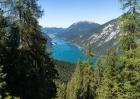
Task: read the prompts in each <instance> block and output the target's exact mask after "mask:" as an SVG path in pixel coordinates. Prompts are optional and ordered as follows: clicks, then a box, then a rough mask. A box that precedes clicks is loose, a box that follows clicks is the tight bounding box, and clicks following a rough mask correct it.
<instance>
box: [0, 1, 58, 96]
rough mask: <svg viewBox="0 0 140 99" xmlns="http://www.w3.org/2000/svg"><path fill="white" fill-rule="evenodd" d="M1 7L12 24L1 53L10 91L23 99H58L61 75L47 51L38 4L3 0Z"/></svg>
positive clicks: (8, 26)
mask: <svg viewBox="0 0 140 99" xmlns="http://www.w3.org/2000/svg"><path fill="white" fill-rule="evenodd" d="M0 4H1V9H2V10H3V11H4V13H5V17H6V20H7V21H8V24H7V27H6V32H4V33H3V34H4V35H6V34H8V36H7V35H6V36H7V37H6V40H4V41H5V44H4V46H3V48H2V49H1V50H2V51H1V52H0V53H2V59H1V61H0V64H4V71H5V72H6V74H7V77H6V83H7V87H6V88H7V90H9V92H10V94H11V95H13V96H20V98H21V99H51V98H52V97H55V96H56V86H55V83H54V79H55V78H56V77H57V71H56V70H55V68H54V64H53V60H52V59H51V58H50V57H49V55H48V54H47V53H46V51H45V50H46V47H47V46H46V42H47V40H46V39H45V38H44V37H43V33H42V32H41V27H40V26H39V25H38V21H37V19H38V18H39V17H40V16H41V15H42V11H41V10H40V7H39V6H38V5H37V0H3V1H2V2H0ZM2 6H4V7H6V8H2ZM4 26H6V25H4ZM9 56H10V57H9Z"/></svg>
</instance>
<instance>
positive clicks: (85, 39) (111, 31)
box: [48, 19, 120, 56]
mask: <svg viewBox="0 0 140 99" xmlns="http://www.w3.org/2000/svg"><path fill="white" fill-rule="evenodd" d="M51 29H52V30H51ZM54 30H55V31H54ZM48 31H53V33H49V36H50V35H51V36H55V37H59V38H63V39H65V40H66V41H68V42H70V43H72V44H74V45H76V46H78V47H79V48H84V47H85V44H87V43H90V44H91V45H92V46H93V49H94V53H96V55H97V56H101V55H103V54H105V52H106V51H107V50H108V49H110V48H114V47H116V45H117V36H118V34H119V31H120V29H119V25H118V19H114V20H111V21H109V22H107V23H105V24H103V25H99V24H97V23H91V22H77V23H74V24H72V25H71V26H70V27H68V28H65V29H62V28H61V29H60V28H59V29H58V28H49V30H48ZM56 31H58V32H57V33H56ZM54 32H55V33H54ZM51 36H50V37H51Z"/></svg>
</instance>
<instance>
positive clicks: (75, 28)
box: [57, 21, 100, 41]
mask: <svg viewBox="0 0 140 99" xmlns="http://www.w3.org/2000/svg"><path fill="white" fill-rule="evenodd" d="M99 26H100V25H99V24H97V23H92V22H87V21H81V22H77V23H74V24H72V25H71V26H70V27H69V28H67V29H66V30H65V31H64V32H63V33H61V34H58V35H57V36H58V37H61V38H65V39H66V40H67V41H71V40H78V39H81V38H83V36H85V35H86V34H87V32H88V31H91V30H93V29H95V28H97V27H99Z"/></svg>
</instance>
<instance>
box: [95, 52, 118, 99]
mask: <svg viewBox="0 0 140 99" xmlns="http://www.w3.org/2000/svg"><path fill="white" fill-rule="evenodd" d="M116 61H117V58H116V54H115V52H113V51H108V53H107V55H106V56H105V57H104V59H103V60H102V64H101V63H100V64H98V65H97V66H98V67H96V68H97V69H95V70H98V71H95V72H97V73H96V75H97V76H98V77H96V81H97V89H96V98H97V99H117V98H116V97H117V96H116V91H115V85H116V75H117V67H116ZM100 65H101V66H100ZM102 65H103V66H102ZM99 66H100V67H99ZM96 75H95V76H96Z"/></svg>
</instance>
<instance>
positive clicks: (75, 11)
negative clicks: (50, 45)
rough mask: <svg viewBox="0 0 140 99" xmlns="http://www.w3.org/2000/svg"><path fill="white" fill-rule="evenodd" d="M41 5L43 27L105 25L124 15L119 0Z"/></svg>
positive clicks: (53, 0) (50, 0) (54, 0)
mask: <svg viewBox="0 0 140 99" xmlns="http://www.w3.org/2000/svg"><path fill="white" fill-rule="evenodd" d="M39 5H40V6H41V7H42V9H43V10H44V15H43V16H42V18H40V19H39V23H40V25H42V26H43V27H68V26H70V25H71V24H72V23H74V22H78V21H91V22H96V23H100V24H103V23H105V22H107V21H109V20H111V19H114V18H117V17H118V16H120V15H121V14H122V10H121V9H120V8H121V7H120V3H119V0H39Z"/></svg>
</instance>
